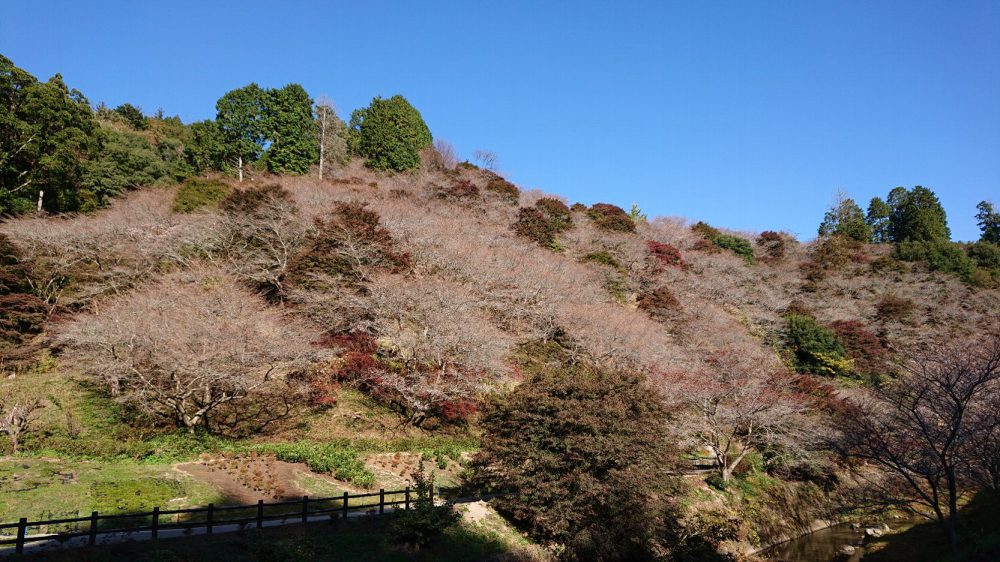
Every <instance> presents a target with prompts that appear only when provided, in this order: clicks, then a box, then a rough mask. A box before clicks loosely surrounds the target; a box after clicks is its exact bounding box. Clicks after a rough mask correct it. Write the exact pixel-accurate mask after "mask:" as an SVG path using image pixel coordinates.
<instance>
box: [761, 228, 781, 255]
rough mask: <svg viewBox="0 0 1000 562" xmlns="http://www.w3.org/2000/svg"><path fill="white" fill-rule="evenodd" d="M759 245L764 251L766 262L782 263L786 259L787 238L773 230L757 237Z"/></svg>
mask: <svg viewBox="0 0 1000 562" xmlns="http://www.w3.org/2000/svg"><path fill="white" fill-rule="evenodd" d="M757 245H758V246H760V247H761V248H762V249H763V250H764V259H763V261H765V262H777V261H781V259H782V258H784V257H785V250H786V243H785V238H784V236H782V235H781V234H780V233H777V232H775V231H773V230H765V231H764V232H761V233H760V236H758V237H757Z"/></svg>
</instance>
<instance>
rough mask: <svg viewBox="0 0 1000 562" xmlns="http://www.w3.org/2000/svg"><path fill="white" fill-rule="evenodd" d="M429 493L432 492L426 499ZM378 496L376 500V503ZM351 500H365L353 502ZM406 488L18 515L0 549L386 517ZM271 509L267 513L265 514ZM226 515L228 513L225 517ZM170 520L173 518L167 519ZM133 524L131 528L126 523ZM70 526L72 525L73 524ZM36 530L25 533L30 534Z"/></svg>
mask: <svg viewBox="0 0 1000 562" xmlns="http://www.w3.org/2000/svg"><path fill="white" fill-rule="evenodd" d="M433 494H434V490H433V489H432V490H431V498H430V499H431V501H433V500H434V497H433ZM376 498H377V501H375V499H376ZM352 500H369V501H358V502H355V503H352ZM411 502H412V500H411V490H410V487H409V486H407V487H406V489H404V490H392V491H386V490H384V489H381V490H379V491H378V492H370V493H365V494H353V495H352V494H349V493H348V492H344V494H343V495H342V496H331V497H320V498H311V497H309V496H302V499H301V500H289V501H279V502H265V501H264V500H259V501H258V502H257V503H256V504H244V505H225V506H216V505H215V504H211V503H210V504H208V506H207V507H199V508H189V509H160V508H159V507H155V508H153V510H152V511H148V512H140V513H112V514H107V515H101V514H99V513H98V512H96V511H94V512H92V513H91V514H90V515H89V516H87V517H68V518H63V519H48V520H39V521H29V520H28V519H27V518H26V517H22V518H21V519H20V521H18V522H17V523H4V524H0V547H3V546H7V545H11V544H13V545H14V551H15V552H16V553H17V554H21V553H23V552H24V545H25V544H27V543H33V542H38V541H49V540H55V541H64V540H69V539H72V538H77V537H88V540H87V544H88V545H94V544H97V536H98V535H100V534H108V533H122V532H128V533H140V532H148V533H150V538H151V539H152V540H154V541H155V540H156V539H157V535H158V534H159V532H160V531H165V530H172V529H191V530H194V529H205V533H206V534H211V533H212V530H213V528H214V527H217V526H220V525H241V526H242V525H249V524H256V527H257V528H258V529H260V528H262V527H263V526H264V522H265V521H278V520H284V521H287V520H289V519H293V520H294V519H299V520H301V522H303V523H306V522H308V520H309V517H310V516H317V515H329V516H330V517H331V518H336V517H343V518H344V519H346V518H347V517H348V513H350V512H356V511H361V510H375V509H378V513H380V514H381V513H385V509H386V508H387V507H391V508H398V507H399V506H403V509H410V504H411ZM269 511H270V513H269ZM226 515H230V516H229V517H226ZM171 519H172V520H171ZM130 523H134V524H130ZM73 524H76V525H75V526H74V525H73ZM51 526H67V527H66V529H65V530H61V531H56V532H54V533H50V532H48V530H49V527H51ZM7 529H16V535H15V536H14V538H7V537H8V536H9V534H10V533H8V532H5V531H6V530H7ZM31 530H35V532H31V533H29V531H31Z"/></svg>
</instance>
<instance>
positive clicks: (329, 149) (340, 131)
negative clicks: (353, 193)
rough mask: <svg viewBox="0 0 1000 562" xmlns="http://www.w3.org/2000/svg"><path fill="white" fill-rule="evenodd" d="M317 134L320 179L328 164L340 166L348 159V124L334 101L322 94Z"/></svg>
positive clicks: (317, 103) (319, 101) (317, 117)
mask: <svg viewBox="0 0 1000 562" xmlns="http://www.w3.org/2000/svg"><path fill="white" fill-rule="evenodd" d="M314 111H315V113H316V134H317V138H318V140H319V179H321V180H322V179H323V171H324V167H325V166H326V165H327V164H330V165H331V166H339V165H341V164H343V163H344V161H345V160H346V159H347V125H345V124H344V121H343V120H342V119H340V117H338V116H337V108H336V107H334V105H333V101H332V100H331V99H330V98H328V97H326V96H320V97H319V99H317V100H316V107H315V110H314Z"/></svg>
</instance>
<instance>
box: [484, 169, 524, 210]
mask: <svg viewBox="0 0 1000 562" xmlns="http://www.w3.org/2000/svg"><path fill="white" fill-rule="evenodd" d="M486 190H487V191H492V192H493V193H496V194H497V195H499V196H500V197H501V198H502V199H505V200H507V201H509V202H510V203H512V204H514V205H517V202H518V200H519V199H520V198H521V190H520V189H518V188H517V186H516V185H514V184H512V183H510V182H509V181H507V180H505V179H503V178H502V177H500V176H498V175H495V174H494V175H493V176H492V177H491V178H490V181H489V183H487V184H486Z"/></svg>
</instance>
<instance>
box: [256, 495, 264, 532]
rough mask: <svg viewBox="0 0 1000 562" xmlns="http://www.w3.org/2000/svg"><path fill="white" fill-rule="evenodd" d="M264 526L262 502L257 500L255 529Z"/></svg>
mask: <svg viewBox="0 0 1000 562" xmlns="http://www.w3.org/2000/svg"><path fill="white" fill-rule="evenodd" d="M263 526H264V500H257V528H258V529H260V528H261V527H263Z"/></svg>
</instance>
